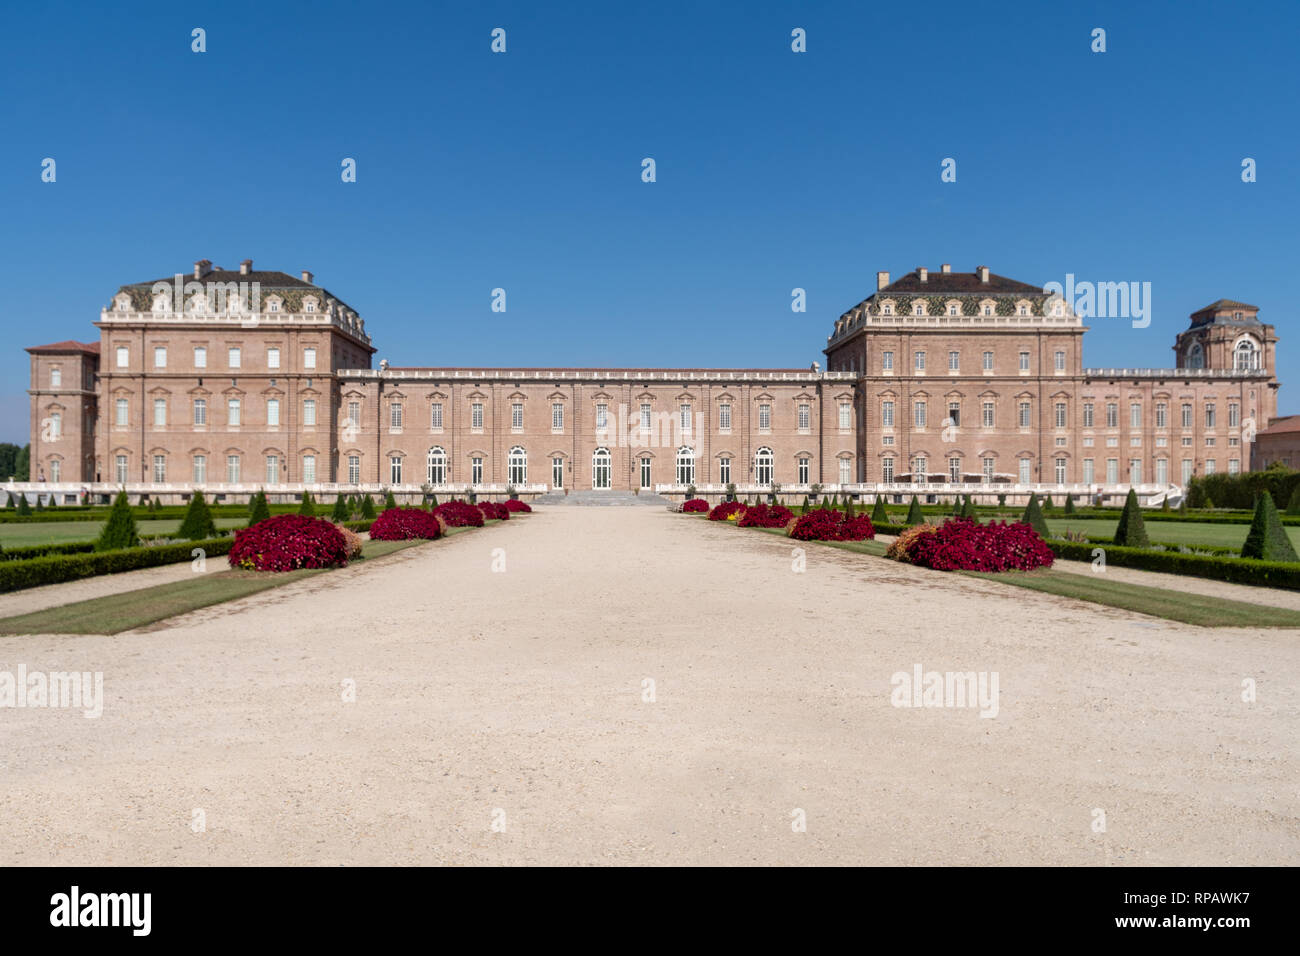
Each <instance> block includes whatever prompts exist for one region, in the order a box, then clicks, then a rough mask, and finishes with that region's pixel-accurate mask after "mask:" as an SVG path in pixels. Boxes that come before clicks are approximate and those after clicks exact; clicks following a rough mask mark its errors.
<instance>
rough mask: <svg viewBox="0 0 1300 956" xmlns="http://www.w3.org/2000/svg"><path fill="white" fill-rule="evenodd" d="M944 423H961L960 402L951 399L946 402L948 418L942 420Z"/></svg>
mask: <svg viewBox="0 0 1300 956" xmlns="http://www.w3.org/2000/svg"><path fill="white" fill-rule="evenodd" d="M944 424H945V425H960V424H961V402H956V401H953V402H949V403H948V420H947V421H946V422H944Z"/></svg>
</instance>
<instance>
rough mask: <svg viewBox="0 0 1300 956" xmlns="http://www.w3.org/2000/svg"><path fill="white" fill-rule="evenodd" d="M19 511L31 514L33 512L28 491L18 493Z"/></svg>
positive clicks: (21, 513)
mask: <svg viewBox="0 0 1300 956" xmlns="http://www.w3.org/2000/svg"><path fill="white" fill-rule="evenodd" d="M18 513H19V514H20V515H29V514H31V513H32V506H31V505H30V504H28V502H27V492H25V491H20V492H19V493H18Z"/></svg>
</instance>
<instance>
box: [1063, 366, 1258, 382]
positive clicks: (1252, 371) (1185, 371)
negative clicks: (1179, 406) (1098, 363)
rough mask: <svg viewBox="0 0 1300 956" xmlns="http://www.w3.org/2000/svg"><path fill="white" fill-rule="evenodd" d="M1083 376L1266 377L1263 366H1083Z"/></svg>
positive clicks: (1081, 371)
mask: <svg viewBox="0 0 1300 956" xmlns="http://www.w3.org/2000/svg"><path fill="white" fill-rule="evenodd" d="M1079 374H1080V375H1082V376H1083V377H1084V378H1116V379H1119V378H1254V377H1255V376H1259V377H1261V378H1267V377H1268V369H1263V368H1085V369H1081V370H1080V371H1079Z"/></svg>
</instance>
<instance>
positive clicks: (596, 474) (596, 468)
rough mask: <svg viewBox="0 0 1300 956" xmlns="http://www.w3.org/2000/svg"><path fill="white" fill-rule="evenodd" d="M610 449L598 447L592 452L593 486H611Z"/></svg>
mask: <svg viewBox="0 0 1300 956" xmlns="http://www.w3.org/2000/svg"><path fill="white" fill-rule="evenodd" d="M609 461H610V459H609V449H608V448H597V449H596V450H595V451H594V452H592V454H591V487H593V488H608V487H610V467H609Z"/></svg>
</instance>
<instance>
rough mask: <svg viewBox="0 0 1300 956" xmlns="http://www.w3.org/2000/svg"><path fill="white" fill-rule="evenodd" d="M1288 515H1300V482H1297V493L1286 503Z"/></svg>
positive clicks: (1294, 492)
mask: <svg viewBox="0 0 1300 956" xmlns="http://www.w3.org/2000/svg"><path fill="white" fill-rule="evenodd" d="M1286 513H1287V514H1289V515H1300V481H1297V482H1296V485H1295V491H1293V492H1291V500H1290V501H1288V502H1287V503H1286Z"/></svg>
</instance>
